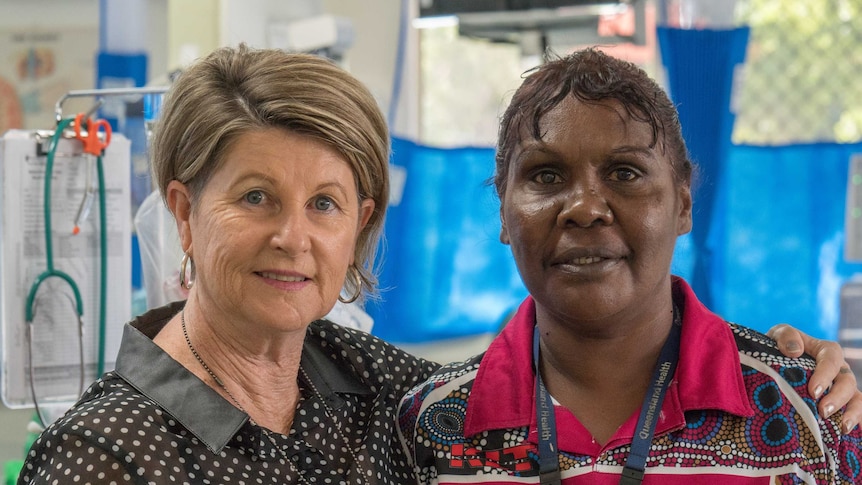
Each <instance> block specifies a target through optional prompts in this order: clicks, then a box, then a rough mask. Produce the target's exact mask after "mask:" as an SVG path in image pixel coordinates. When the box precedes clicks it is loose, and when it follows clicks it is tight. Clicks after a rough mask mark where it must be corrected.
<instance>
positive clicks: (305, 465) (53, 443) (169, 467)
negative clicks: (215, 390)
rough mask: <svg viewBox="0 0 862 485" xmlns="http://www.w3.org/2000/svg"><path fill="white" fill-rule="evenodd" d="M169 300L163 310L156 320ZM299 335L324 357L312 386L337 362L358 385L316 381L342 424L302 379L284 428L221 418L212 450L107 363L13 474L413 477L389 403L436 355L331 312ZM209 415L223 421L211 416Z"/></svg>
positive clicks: (92, 479) (90, 478) (196, 429)
mask: <svg viewBox="0 0 862 485" xmlns="http://www.w3.org/2000/svg"><path fill="white" fill-rule="evenodd" d="M176 310H177V308H173V311H172V312H170V314H168V315H163V318H164V322H166V321H167V319H169V318H170V316H171V315H173V314H174V313H175V312H176ZM141 318H143V317H141ZM162 325H163V323H162ZM159 328H160V327H159ZM156 333H157V332H156ZM152 335H155V333H153V334H152ZM152 335H148V337H150V338H151V337H152ZM125 338H126V337H125V336H124V345H125V344H126V342H125ZM150 344H151V342H150ZM305 345H306V348H308V346H316V347H317V348H319V349H322V350H323V355H325V356H326V358H328V359H330V362H331V363H332V364H331V365H330V366H329V367H324V368H323V369H322V370H323V372H321V373H318V374H316V375H317V376H318V377H312V379H313V380H314V383H315V385H316V386H317V387H318V389H319V390H320V389H321V387H322V386H323V387H325V383H326V381H328V380H330V379H332V376H331V375H327V372H329V373H330V374H331V373H332V372H335V373H343V374H344V375H346V376H347V378H348V381H349V380H352V381H353V382H356V383H357V384H358V386H359V387H358V389H356V390H351V392H337V393H335V395H334V396H327V395H326V393H324V392H322V391H321V394H323V395H324V396H325V397H324V398H325V399H327V402H328V403H329V404H333V402H334V401H337V407H335V406H331V407H333V414H334V418H335V419H336V420H337V421H338V425H340V428H339V426H338V425H336V423H333V422H332V420H331V419H330V418H328V417H327V415H326V412H325V409H324V406H323V403H322V402H321V401H320V399H319V398H318V397H317V396H315V395H314V393H313V392H312V391H311V390H310V388H309V386H308V385H307V383H304V382H302V379H300V387H301V389H302V398H301V401H300V404H299V407H298V412H297V415H296V417H295V419H294V423H293V427H292V429H291V431H290V433H289V434H288V435H283V434H280V433H274V432H270V431H269V430H267V429H264V428H262V427H260V426H258V425H256V424H255V423H254V422H252V421H250V420H244V421H239V422H240V423H241V426H239V428H238V429H236V430H233V432H231V430H226V431H225V432H226V434H225V436H227V438H225V443H224V445H223V446H221V447H220V449H215V450H213V449H211V448H210V447H211V446H213V444H212V442H206V440H203V439H201V436H205V435H208V433H207V432H206V431H205V430H203V429H202V428H200V425H199V424H195V425H193V426H191V427H190V426H187V425H186V424H184V422H193V419H191V418H188V419H187V418H186V417H185V416H175V415H174V413H172V410H171V409H165V408H164V407H163V406H162V404H160V403H159V402H156V401H155V400H154V399H151V398H150V397H148V394H151V393H150V392H149V391H150V390H149V389H136V388H135V387H134V386H132V385H131V384H130V382H128V381H127V380H125V379H124V378H122V377H120V376H119V375H118V374H117V373H113V372H112V373H108V374H106V375H105V376H103V378H102V379H100V380H98V381H97V382H96V383H95V384H93V385H92V386H91V387H90V388H89V389H88V390H87V392H86V393H85V394H84V396H83V397H82V398H81V400H80V401H79V402H78V403H77V404H76V405H75V406H74V407H73V408H72V409H71V410H69V411H68V412H67V413H66V415H65V416H63V417H62V418H60V419H59V420H58V421H56V422H55V423H54V424H52V425H51V426H49V427H48V429H47V430H46V431H44V432H43V433H42V434H41V436H40V437H39V438H38V440H37V441H36V442H35V443H34V444H33V446H32V448H31V450H30V452H29V454H28V456H27V459H26V462H25V465H24V468H23V470H22V472H21V475H20V476H19V481H18V483H19V485H24V484H31V483H32V484H86V483H91V484H110V483H118V484H119V483H122V484H127V483H132V484H163V483H164V484H190V485H191V484H195V485H197V484H237V485H252V484H285V483H303V482H300V481H299V479H298V477H296V476H295V475H296V473H295V471H294V470H295V469H298V470H300V471H301V473H302V476H303V479H304V481H305V482H307V483H309V484H362V483H371V484H378V483H379V484H402V483H410V482H412V480H413V478H412V477H413V475H412V470H411V469H410V468H409V466H408V462H407V459H406V457H405V455H404V453H403V451H402V447H401V446H400V445H399V443H398V441H397V434H396V430H395V422H396V418H395V409H396V406H397V403H398V400H399V399H400V398H401V397H402V396H403V395H404V394H405V393H406V392H407V390H409V389H410V387H412V386H414V385H416V384H417V383H419V382H422V381H423V380H424V379H426V378H427V377H428V375H430V373H431V372H432V371H433V370H434V369H435V368H436V367H437V364H434V363H430V362H427V361H424V360H421V359H417V358H415V357H413V356H410V355H409V354H406V353H404V352H402V351H400V350H398V349H396V348H395V347H393V346H391V345H388V344H386V343H385V342H383V341H380V340H378V339H376V338H375V337H372V336H370V335H368V334H366V333H363V332H359V331H355V330H351V329H346V328H343V327H340V326H338V325H335V324H332V323H330V322H327V321H319V322H314V323H312V324H311V326H310V327H309V329H308V334H307V337H306V343H305ZM150 347H151V348H149V349H146V350H144V352H146V353H149V354H152V355H150V356H151V357H152V360H151V361H152V362H156V361H157V360H158V357H161V358H164V357H165V356H166V355H167V354H163V353H162V354H161V355H159V353H160V352H162V351H161V349H159V348H158V347H156V346H155V345H150ZM124 348H126V347H124ZM135 350H136V351H140V349H135ZM304 358H305V357H304ZM119 370H120V366H119V364H118V371H119ZM158 370H159V369H153V371H154V372H158ZM183 370H184V369H183ZM318 370H321V369H318ZM186 372H187V371H186ZM123 375H126V374H123ZM342 377H343V376H342ZM318 378H322V379H323V382H318ZM198 382H200V381H198ZM201 385H204V386H205V384H203V383H201ZM197 390H198V389H197V388H195V387H192V388H190V389H189V392H188V396H187V397H183V398H182V400H183V401H187V400H192V401H195V400H197V405H198V406H200V409H205V408H206V407H207V406H208V403H207V402H205V401H204V400H202V399H203V398H202V396H201V395H196V392H197ZM216 396H217V395H216ZM209 397H210V398H211V397H212V395H209ZM217 398H220V396H217ZM330 399H332V400H334V401H330ZM225 403H227V401H224V403H219V405H220V406H221V405H224V404H225ZM176 414H180V415H181V414H182V412H178V413H176ZM206 426H212V427H218V426H228V424H226V423H219V422H209V423H207V424H206ZM342 431H343V433H344V434H345V435H347V439H348V440H349V442H350V443H351V445H352V447H353V452H354V454H355V455H356V457H357V459H358V460H360V461H361V469H362V470H364V471H365V472H366V473H367V476H359V472H358V471H357V467H355V466H354V464H353V463H352V462H353V457H352V456H351V454H350V453H349V452H348V451H347V450H345V449H344V446H345V445H344V438H343V437H342ZM286 460H291V461H292V462H293V466H291V465H290V464H289V463H287V461H286Z"/></svg>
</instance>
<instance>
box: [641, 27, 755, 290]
mask: <svg viewBox="0 0 862 485" xmlns="http://www.w3.org/2000/svg"><path fill="white" fill-rule="evenodd" d="M657 36H658V41H659V47H660V49H661V58H662V62H663V63H664V65H665V67H666V68H667V78H668V85H669V91H670V95H671V99H673V102H674V103H675V104H676V105H677V110H678V111H679V119H680V123H681V124H682V134H683V138H685V142H686V145H687V147H688V150H689V154H690V156H691V158H692V160H694V162H695V163H696V164H697V165H698V168H699V187H698V191H697V193H696V194H695V199H694V213H693V218H694V228H693V229H692V232H691V244H692V245H693V247H694V248H695V249H696V251H695V253H694V254H693V255H692V257H693V264H694V266H693V268H692V274H691V278H690V283H691V286H692V288H693V289H694V291H695V292H696V293H697V294H698V296H699V297H700V299H701V301H702V302H703V303H704V304H705V305H707V306H712V304H713V301H714V300H713V293H716V292H721V291H722V289H721V288H720V287H716V285H715V283H716V282H715V281H714V280H713V279H712V275H713V274H714V272H715V269H716V267H717V265H718V264H717V263H718V262H717V261H715V259H714V258H715V257H716V254H715V252H716V251H717V248H716V247H715V245H714V236H713V234H712V232H711V231H712V229H713V228H712V227H711V225H710V221H712V220H713V218H714V212H715V204H716V202H717V200H718V193H719V190H720V187H721V185H722V179H721V177H722V173H723V170H722V169H723V167H724V164H725V161H726V159H727V156H728V151H729V150H730V148H731V134H732V132H733V122H734V119H735V116H734V113H733V111H732V110H731V106H730V96H731V92H732V88H733V75H734V71H735V69H734V68H735V67H736V66H737V65H739V64H742V62H743V61H744V60H745V48H746V46H747V45H748V36H749V28H747V27H740V28H736V29H721V30H715V29H676V28H669V27H658V29H657Z"/></svg>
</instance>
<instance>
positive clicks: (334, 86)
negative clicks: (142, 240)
mask: <svg viewBox="0 0 862 485" xmlns="http://www.w3.org/2000/svg"><path fill="white" fill-rule="evenodd" d="M270 127H276V128H283V129H287V130H290V131H292V132H295V133H299V134H302V135H305V136H310V137H314V138H315V139H317V140H320V141H322V142H324V143H326V144H327V145H329V146H331V147H333V148H334V149H335V150H337V151H338V152H339V153H340V154H341V155H342V156H343V157H344V159H345V160H347V163H348V164H349V165H350V168H351V170H352V171H353V175H354V178H355V180H356V184H357V191H358V193H359V196H360V198H361V199H364V198H371V199H372V200H374V204H375V205H374V212H373V214H372V215H371V218H370V219H369V221H368V224H367V225H366V226H365V228H364V229H363V230H362V233H361V234H360V236H359V240H358V241H357V244H356V252H355V255H354V256H355V261H356V263H355V266H356V270H357V272H358V275H359V279H360V280H361V283H360V288H357V287H356V281H354V280H353V279H351V278H347V281H346V282H345V289H346V291H347V292H348V294H354V293H355V292H358V291H360V290H363V291H365V293H366V294H368V295H376V287H377V276H376V268H375V266H374V263H375V259H376V255H377V249H378V246H379V240H380V237H381V233H382V230H383V218H384V215H385V213H386V206H387V204H388V201H389V147H390V139H389V132H388V130H387V127H386V121H385V119H384V117H383V114H382V113H381V112H380V108H379V107H378V105H377V102H376V101H375V99H374V97H373V96H372V95H371V93H370V92H369V91H368V89H367V88H366V87H365V86H364V85H363V84H362V83H361V82H360V81H358V80H357V79H356V78H354V77H353V76H352V75H350V74H349V73H347V72H346V71H345V70H344V69H342V68H340V67H338V66H337V65H335V64H334V63H333V62H331V61H329V60H327V59H325V58H322V57H319V56H315V55H310V54H295V53H287V52H284V51H281V50H278V49H253V48H250V47H247V46H245V45H240V46H239V47H236V48H230V47H224V48H220V49H217V50H216V51H214V52H213V53H211V54H210V55H208V56H207V57H205V58H203V59H201V60H199V61H197V62H196V63H194V64H193V65H192V66H190V67H189V68H188V69H186V70H185V71H184V72H183V73H182V74H180V76H179V77H178V79H177V80H176V82H175V83H174V85H173V86H172V87H171V89H170V91H169V92H168V93H167V94H166V96H165V101H164V105H163V108H162V112H161V118H160V120H159V121H158V122H157V124H156V127H155V131H154V137H153V143H152V147H151V153H152V169H153V178H154V180H155V182H156V184H157V185H158V188H159V190H160V191H161V193H162V196H163V197H164V196H165V194H166V189H167V186H168V184H169V183H170V182H171V181H172V180H178V181H180V182H182V183H184V184H186V185H187V186H188V187H189V191H190V194H191V199H192V207H193V208H194V204H195V200H196V198H197V197H196V196H197V195H199V194H200V192H201V190H202V188H203V187H204V186H205V185H206V183H207V182H208V181H209V179H210V177H211V176H212V174H213V173H214V172H215V171H216V170H217V169H218V168H219V167H220V166H221V164H222V163H223V162H224V157H225V154H226V153H227V152H228V149H229V148H230V146H231V144H232V143H233V142H234V141H235V140H236V139H237V138H238V137H239V136H240V135H242V134H244V133H247V132H250V131H256V130H260V129H265V128H270Z"/></svg>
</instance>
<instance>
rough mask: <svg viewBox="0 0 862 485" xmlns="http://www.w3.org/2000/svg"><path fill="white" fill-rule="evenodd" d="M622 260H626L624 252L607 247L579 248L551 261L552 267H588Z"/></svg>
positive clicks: (562, 253)
mask: <svg viewBox="0 0 862 485" xmlns="http://www.w3.org/2000/svg"><path fill="white" fill-rule="evenodd" d="M622 259H625V255H624V253H623V252H618V251H613V250H611V249H608V248H606V247H598V248H596V247H593V248H585V247H579V248H572V249H569V250H567V251H564V252H561V253H559V254H556V255H555V256H554V257H553V258H552V259H551V266H588V265H594V264H600V263H606V262H611V261H619V260H622Z"/></svg>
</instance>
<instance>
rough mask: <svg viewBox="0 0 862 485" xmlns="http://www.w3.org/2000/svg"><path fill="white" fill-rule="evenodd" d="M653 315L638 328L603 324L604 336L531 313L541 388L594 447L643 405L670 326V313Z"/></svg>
mask: <svg viewBox="0 0 862 485" xmlns="http://www.w3.org/2000/svg"><path fill="white" fill-rule="evenodd" d="M668 308H672V305H670V304H669V305H668ZM656 314H657V315H660V317H655V318H651V319H647V320H645V321H643V322H641V323H638V324H631V325H624V324H619V323H617V324H614V323H611V322H606V323H605V324H603V325H602V326H601V328H605V329H611V330H610V331H606V332H595V331H588V332H584V331H582V330H579V327H578V326H577V325H574V324H573V323H572V322H566V323H565V324H564V325H549V324H548V322H547V321H541V320H539V316H538V312H537V323H538V324H539V329H540V334H541V341H540V346H541V351H540V355H541V358H540V372H541V373H542V377H543V380H544V382H545V386H546V387H547V388H548V392H549V393H550V394H551V395H552V396H554V398H556V399H557V400H558V401H559V402H560V404H562V405H563V406H565V407H566V408H568V409H569V410H570V411H572V413H573V414H574V415H575V416H577V418H578V419H579V420H580V422H581V423H582V424H583V425H584V426H585V427H586V428H587V429H588V430H589V431H590V432H591V433H592V435H593V437H594V438H595V439H596V440H597V441H599V442H600V443H605V442H607V440H608V439H610V438H611V437H612V436H613V435H614V433H615V432H616V430H617V429H618V428H619V427H620V426H621V425H622V424H624V423H625V422H626V421H627V420H628V419H629V418H630V417H631V416H632V414H633V413H635V412H636V411H637V410H638V409H640V407H641V404H642V403H643V399H644V396H645V395H646V392H647V388H648V387H649V385H650V383H651V381H652V375H653V370H654V369H655V366H656V363H657V361H658V357H659V354H660V352H661V348H662V346H663V345H664V342H665V341H666V339H667V336H668V334H669V332H670V326H671V325H672V322H673V315H672V311H666V312H665V311H663V310H662V311H660V312H657V313H656ZM590 328H597V327H596V326H595V325H591V326H590Z"/></svg>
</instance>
